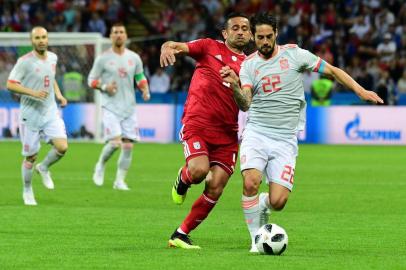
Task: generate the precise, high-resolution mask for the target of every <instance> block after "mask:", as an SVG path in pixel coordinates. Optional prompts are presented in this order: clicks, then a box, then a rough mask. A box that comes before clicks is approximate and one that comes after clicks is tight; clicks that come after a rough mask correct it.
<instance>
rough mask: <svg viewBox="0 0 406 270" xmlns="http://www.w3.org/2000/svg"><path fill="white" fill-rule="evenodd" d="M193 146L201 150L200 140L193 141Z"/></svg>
mask: <svg viewBox="0 0 406 270" xmlns="http://www.w3.org/2000/svg"><path fill="white" fill-rule="evenodd" d="M193 148H194V149H196V150H199V149H200V142H194V143H193Z"/></svg>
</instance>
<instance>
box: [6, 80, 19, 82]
mask: <svg viewBox="0 0 406 270" xmlns="http://www.w3.org/2000/svg"><path fill="white" fill-rule="evenodd" d="M7 81H8V82H11V83H21V82H20V81H16V80H7Z"/></svg>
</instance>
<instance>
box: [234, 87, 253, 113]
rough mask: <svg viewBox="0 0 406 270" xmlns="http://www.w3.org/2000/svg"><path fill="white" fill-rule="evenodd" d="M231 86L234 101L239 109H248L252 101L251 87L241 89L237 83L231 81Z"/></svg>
mask: <svg viewBox="0 0 406 270" xmlns="http://www.w3.org/2000/svg"><path fill="white" fill-rule="evenodd" d="M231 87H232V89H233V92H234V99H235V102H236V103H237V105H238V107H239V108H240V110H242V111H244V112H246V111H248V109H249V107H250V105H251V101H252V92H251V89H248V88H243V89H241V87H240V85H239V84H238V83H233V84H232V85H231Z"/></svg>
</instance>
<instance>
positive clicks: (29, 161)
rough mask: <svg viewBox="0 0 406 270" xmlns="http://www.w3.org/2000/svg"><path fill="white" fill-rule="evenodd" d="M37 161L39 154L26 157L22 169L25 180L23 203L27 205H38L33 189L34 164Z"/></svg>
mask: <svg viewBox="0 0 406 270" xmlns="http://www.w3.org/2000/svg"><path fill="white" fill-rule="evenodd" d="M36 159H37V154H34V155H32V156H29V157H26V158H25V159H24V161H23V164H22V167H21V174H22V178H23V201H24V204H25V205H37V201H36V200H35V197H34V191H33V189H32V174H33V171H34V168H33V166H34V162H35V160H36Z"/></svg>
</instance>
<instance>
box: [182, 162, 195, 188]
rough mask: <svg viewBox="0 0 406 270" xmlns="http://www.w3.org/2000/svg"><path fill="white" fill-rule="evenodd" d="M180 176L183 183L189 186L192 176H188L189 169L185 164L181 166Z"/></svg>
mask: <svg viewBox="0 0 406 270" xmlns="http://www.w3.org/2000/svg"><path fill="white" fill-rule="evenodd" d="M181 176H182V181H183V183H185V184H187V185H189V186H190V185H191V184H192V183H193V182H192V178H191V177H190V173H189V169H188V168H187V164H186V165H185V166H183V168H182V172H181Z"/></svg>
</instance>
